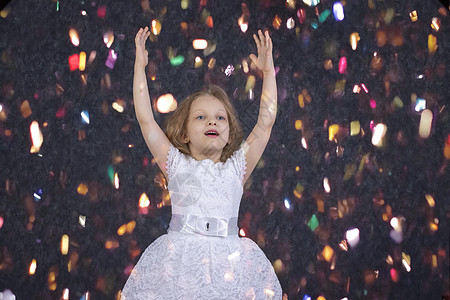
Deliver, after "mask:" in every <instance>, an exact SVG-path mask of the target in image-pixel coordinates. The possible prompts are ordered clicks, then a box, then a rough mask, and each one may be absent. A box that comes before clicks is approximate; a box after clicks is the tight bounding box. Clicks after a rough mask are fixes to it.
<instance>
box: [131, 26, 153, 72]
mask: <svg viewBox="0 0 450 300" xmlns="http://www.w3.org/2000/svg"><path fill="white" fill-rule="evenodd" d="M149 35H150V31H149V30H148V27H145V28H144V29H142V28H141V29H139V31H138V33H137V34H136V38H135V39H134V41H135V43H136V60H135V66H136V67H143V68H145V66H147V64H148V51H147V50H145V42H146V41H147V38H148V37H149Z"/></svg>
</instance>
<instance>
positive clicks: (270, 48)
mask: <svg viewBox="0 0 450 300" xmlns="http://www.w3.org/2000/svg"><path fill="white" fill-rule="evenodd" d="M272 47H273V45H272V39H271V38H269V52H270V53H272Z"/></svg>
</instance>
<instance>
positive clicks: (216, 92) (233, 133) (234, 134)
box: [166, 85, 244, 162]
mask: <svg viewBox="0 0 450 300" xmlns="http://www.w3.org/2000/svg"><path fill="white" fill-rule="evenodd" d="M204 95H210V96H213V97H215V98H217V99H218V100H219V101H220V102H222V104H223V106H224V107H225V110H226V111H227V115H228V124H229V140H230V142H229V143H228V144H226V145H225V147H224V148H223V151H222V156H221V157H220V160H221V161H222V162H225V161H226V160H227V159H228V158H229V157H230V156H231V155H232V154H233V153H234V151H236V150H237V149H238V148H239V146H240V145H241V143H242V140H243V139H244V137H243V132H242V127H241V125H240V124H239V121H238V118H237V114H236V110H235V109H234V107H233V105H232V104H231V101H230V98H228V96H227V94H226V93H225V91H224V90H223V89H222V88H220V87H218V86H216V85H212V86H209V87H208V88H205V89H203V90H201V91H198V92H195V93H193V94H191V95H189V96H188V97H186V98H185V99H184V100H183V101H182V102H181V103H180V105H179V106H178V108H177V109H176V110H175V111H174V112H173V113H172V114H171V115H170V116H169V118H168V119H167V120H166V135H167V138H168V139H169V141H170V142H171V143H172V145H174V146H175V147H176V148H178V149H179V150H180V151H181V152H182V153H184V154H188V155H191V151H190V150H189V146H188V144H186V143H184V141H183V139H184V137H185V136H186V133H187V132H186V126H187V122H188V117H189V113H190V110H191V105H192V102H194V100H195V99H197V98H198V97H200V96H204Z"/></svg>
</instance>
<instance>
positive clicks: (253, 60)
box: [250, 54, 257, 64]
mask: <svg viewBox="0 0 450 300" xmlns="http://www.w3.org/2000/svg"><path fill="white" fill-rule="evenodd" d="M250 59H251V60H252V62H253V63H254V64H256V60H257V57H256V55H255V54H250Z"/></svg>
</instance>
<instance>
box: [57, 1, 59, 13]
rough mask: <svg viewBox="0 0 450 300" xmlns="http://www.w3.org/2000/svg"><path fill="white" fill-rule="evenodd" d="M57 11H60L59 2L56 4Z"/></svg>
mask: <svg viewBox="0 0 450 300" xmlns="http://www.w3.org/2000/svg"><path fill="white" fill-rule="evenodd" d="M56 11H59V1H58V2H56Z"/></svg>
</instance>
